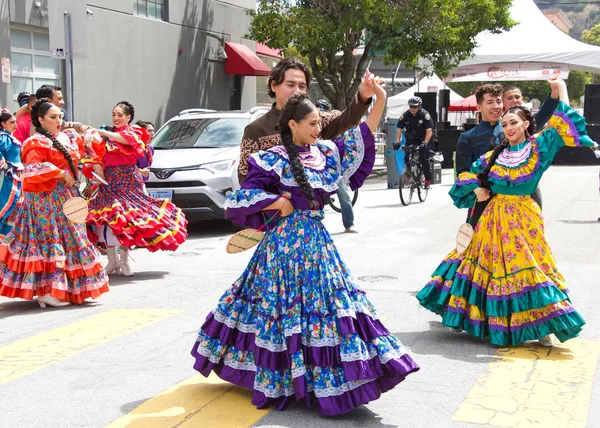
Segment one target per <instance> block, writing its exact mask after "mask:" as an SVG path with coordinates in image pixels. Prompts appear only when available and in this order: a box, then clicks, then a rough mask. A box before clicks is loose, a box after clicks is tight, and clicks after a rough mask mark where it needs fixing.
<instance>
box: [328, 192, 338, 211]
mask: <svg viewBox="0 0 600 428" xmlns="http://www.w3.org/2000/svg"><path fill="white" fill-rule="evenodd" d="M327 203H328V204H329V206H330V207H331V209H332V210H334V211H335V212H336V213H341V212H342V207H341V205H340V201H338V199H337V195H336V194H333V195H329V196H327Z"/></svg>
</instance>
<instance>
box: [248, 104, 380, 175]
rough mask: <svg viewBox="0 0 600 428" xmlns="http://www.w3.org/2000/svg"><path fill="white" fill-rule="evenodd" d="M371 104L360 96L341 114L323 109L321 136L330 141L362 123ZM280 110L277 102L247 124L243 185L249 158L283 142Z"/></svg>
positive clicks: (321, 113) (321, 114)
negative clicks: (364, 102)
mask: <svg viewBox="0 0 600 428" xmlns="http://www.w3.org/2000/svg"><path fill="white" fill-rule="evenodd" d="M370 103H371V100H369V101H368V102H367V103H366V104H363V103H362V102H360V101H359V100H358V97H355V98H354V102H353V103H352V104H350V105H349V106H348V107H346V110H344V111H343V113H341V114H340V113H339V112H332V113H325V112H320V113H319V114H320V116H321V138H323V139H325V140H330V139H332V138H334V137H337V136H338V135H341V134H343V133H344V132H346V131H347V130H348V129H350V128H353V127H355V126H356V125H358V124H359V123H360V121H361V119H362V117H363V115H364V114H365V113H366V112H367V109H368V108H369V105H370ZM280 113H281V111H280V110H277V109H276V108H275V103H273V107H271V110H270V111H269V112H268V113H266V114H265V115H264V116H261V117H260V118H258V119H256V120H255V121H254V122H252V123H251V124H249V125H248V126H246V129H245V130H244V137H243V138H242V144H241V146H240V164H239V166H238V178H239V181H240V185H241V184H242V183H243V182H244V179H245V178H246V176H247V175H248V158H250V156H251V155H252V154H253V153H256V152H258V151H259V150H268V149H270V148H271V147H274V146H276V145H278V144H281V135H279V132H278V131H277V130H276V129H275V127H276V125H277V123H278V122H279V115H280Z"/></svg>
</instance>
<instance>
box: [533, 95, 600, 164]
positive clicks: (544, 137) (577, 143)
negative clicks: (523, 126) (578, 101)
mask: <svg viewBox="0 0 600 428" xmlns="http://www.w3.org/2000/svg"><path fill="white" fill-rule="evenodd" d="M548 126H549V127H550V128H547V129H545V130H544V131H542V132H541V133H540V134H538V135H536V136H535V137H534V139H535V141H536V143H537V144H538V149H539V152H540V160H541V162H542V166H543V167H544V169H546V168H547V167H549V166H550V164H551V163H552V160H553V159H554V156H556V153H558V150H559V149H560V148H561V147H563V146H567V147H584V146H585V147H593V146H594V145H595V143H594V141H593V140H592V139H591V138H590V137H589V135H588V133H587V130H586V128H585V119H584V118H583V117H582V116H581V115H580V114H579V113H577V112H576V111H575V110H574V109H572V108H571V107H569V106H568V105H566V104H565V103H563V102H562V101H561V102H559V103H558V107H557V108H556V110H555V111H554V114H553V115H552V117H551V118H550V120H548Z"/></svg>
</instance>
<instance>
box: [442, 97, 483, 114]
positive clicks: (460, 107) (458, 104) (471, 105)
mask: <svg viewBox="0 0 600 428" xmlns="http://www.w3.org/2000/svg"><path fill="white" fill-rule="evenodd" d="M448 111H477V98H475V94H473V95H470V96H468V97H467V98H464V99H462V100H460V101H454V102H453V103H450V105H449V106H448Z"/></svg>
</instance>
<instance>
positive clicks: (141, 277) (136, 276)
mask: <svg viewBox="0 0 600 428" xmlns="http://www.w3.org/2000/svg"><path fill="white" fill-rule="evenodd" d="M131 269H132V270H133V276H125V275H121V274H113V275H109V285H110V286H111V287H112V286H114V285H123V284H131V283H132V282H139V281H147V280H149V279H161V278H164V277H165V276H166V275H168V274H170V272H168V271H163V270H159V271H153V270H149V271H140V272H138V271H136V270H135V265H134V264H132V265H131Z"/></svg>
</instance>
